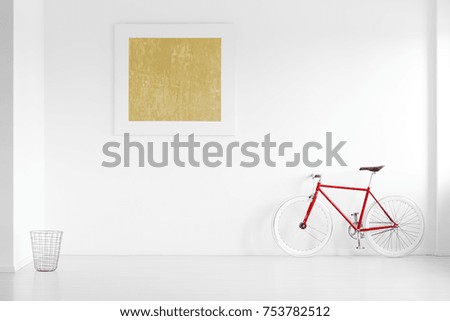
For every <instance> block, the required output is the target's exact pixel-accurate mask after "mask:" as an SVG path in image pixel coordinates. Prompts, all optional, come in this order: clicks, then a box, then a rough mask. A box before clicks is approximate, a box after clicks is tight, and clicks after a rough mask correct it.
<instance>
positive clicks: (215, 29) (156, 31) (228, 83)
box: [114, 24, 235, 136]
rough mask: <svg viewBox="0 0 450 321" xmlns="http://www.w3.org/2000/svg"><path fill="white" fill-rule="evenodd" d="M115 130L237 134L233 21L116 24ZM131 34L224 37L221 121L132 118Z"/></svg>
mask: <svg viewBox="0 0 450 321" xmlns="http://www.w3.org/2000/svg"><path fill="white" fill-rule="evenodd" d="M114 37H115V44H114V46H115V57H114V60H115V81H114V87H115V97H114V98H115V99H114V100H115V102H114V114H115V115H114V133H115V134H116V135H123V134H124V133H129V134H130V135H175V134H180V135H190V134H195V135H204V136H209V135H212V136H215V135H234V132H235V106H234V105H235V66H234V48H235V45H234V31H233V26H232V25H231V24H116V25H115V28H114ZM130 38H221V51H222V52H221V120H220V121H130V120H129V109H128V101H129V100H128V92H129V86H128V84H129V78H128V77H129V70H128V67H129V66H128V64H129V58H128V48H129V39H130Z"/></svg>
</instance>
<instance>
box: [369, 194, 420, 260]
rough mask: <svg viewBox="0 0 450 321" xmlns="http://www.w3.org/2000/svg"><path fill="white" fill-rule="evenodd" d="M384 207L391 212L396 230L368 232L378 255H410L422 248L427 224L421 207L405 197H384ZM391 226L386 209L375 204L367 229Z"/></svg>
mask: <svg viewBox="0 0 450 321" xmlns="http://www.w3.org/2000/svg"><path fill="white" fill-rule="evenodd" d="M379 202H380V204H381V206H383V208H384V209H385V210H386V211H387V212H388V214H389V215H390V216H391V217H392V219H393V220H394V222H396V223H397V224H398V227H397V228H391V229H383V230H375V231H370V232H365V233H364V236H365V238H366V239H367V242H368V243H369V245H370V246H371V247H372V248H373V249H374V250H375V251H376V252H378V253H380V254H382V255H385V256H389V257H401V256H405V255H408V254H410V253H411V252H413V251H414V250H415V249H417V247H418V246H419V244H420V242H421V241H422V238H423V233H424V230H425V221H424V219H423V215H422V212H421V211H420V208H419V207H418V206H417V205H416V204H415V203H414V202H412V201H411V200H409V199H407V198H405V197H402V196H389V197H385V198H382V199H381V200H380V201H379ZM389 224H391V222H390V220H389V219H388V218H387V216H386V215H385V214H384V212H383V210H382V209H381V208H380V206H379V205H378V204H377V202H375V203H373V204H372V205H371V206H370V208H369V210H368V211H367V216H366V218H365V221H364V227H366V228H367V227H377V226H383V225H389Z"/></svg>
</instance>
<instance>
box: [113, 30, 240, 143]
mask: <svg viewBox="0 0 450 321" xmlns="http://www.w3.org/2000/svg"><path fill="white" fill-rule="evenodd" d="M233 36H234V32H233V27H232V25H230V24H117V25H115V121H114V123H115V124H114V128H115V134H117V135H121V134H123V133H130V134H131V135H175V134H180V135H190V134H195V135H233V134H234V129H235V119H234V116H235V114H234V37H233Z"/></svg>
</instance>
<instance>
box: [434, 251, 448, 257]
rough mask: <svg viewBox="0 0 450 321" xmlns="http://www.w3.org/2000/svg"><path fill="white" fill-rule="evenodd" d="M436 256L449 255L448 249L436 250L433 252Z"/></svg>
mask: <svg viewBox="0 0 450 321" xmlns="http://www.w3.org/2000/svg"><path fill="white" fill-rule="evenodd" d="M434 255H436V256H450V250H436V251H435V252H434Z"/></svg>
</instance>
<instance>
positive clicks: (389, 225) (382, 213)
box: [273, 166, 425, 257]
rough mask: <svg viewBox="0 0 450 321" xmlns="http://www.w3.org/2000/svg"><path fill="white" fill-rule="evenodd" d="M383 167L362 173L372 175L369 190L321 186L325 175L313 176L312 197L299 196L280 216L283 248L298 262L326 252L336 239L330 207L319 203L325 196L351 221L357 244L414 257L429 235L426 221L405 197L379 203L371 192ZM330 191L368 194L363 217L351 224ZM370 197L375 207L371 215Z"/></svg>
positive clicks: (277, 230)
mask: <svg viewBox="0 0 450 321" xmlns="http://www.w3.org/2000/svg"><path fill="white" fill-rule="evenodd" d="M383 167H384V166H376V167H361V168H360V170H366V171H370V172H371V176H370V181H369V185H368V187H367V188H359V187H348V186H336V185H326V184H322V183H321V180H322V176H321V175H312V179H313V186H314V189H313V193H312V194H311V195H310V196H297V197H294V198H292V199H289V200H287V201H286V202H284V203H283V204H282V205H281V206H280V207H279V208H278V210H277V212H276V213H275V217H274V220H273V232H274V236H275V240H276V241H277V243H278V245H279V246H280V247H281V248H282V249H283V250H284V251H286V252H287V253H288V254H290V255H293V256H299V257H305V256H311V255H313V254H315V253H317V252H318V251H319V250H321V249H322V248H323V247H324V246H325V245H326V244H327V242H328V240H329V239H330V237H331V233H332V230H333V222H332V220H331V216H330V212H329V210H328V209H327V207H326V206H325V205H324V204H323V203H322V202H320V201H319V200H317V198H318V196H319V194H321V195H322V196H323V197H324V198H325V199H326V200H327V201H328V202H329V203H330V204H331V205H332V206H333V207H334V208H335V209H336V211H337V212H338V213H339V214H340V215H341V216H342V217H343V218H344V219H345V220H346V221H347V223H348V224H349V227H348V233H349V235H350V236H351V237H352V238H354V239H356V240H357V241H358V246H357V249H361V248H363V247H361V239H362V238H365V239H366V240H367V242H368V243H369V245H370V246H371V247H372V248H373V249H374V250H375V251H376V252H378V253H380V254H382V255H385V256H389V257H400V256H404V255H408V254H410V253H411V252H413V251H414V250H415V249H416V248H417V247H418V246H419V244H420V242H421V240H422V238H423V233H424V227H425V224H424V219H423V215H422V212H421V211H420V209H419V207H418V206H417V205H416V204H415V203H414V202H412V201H411V200H409V199H407V198H405V197H402V196H388V197H385V198H382V199H380V200H378V199H377V198H376V197H375V196H374V194H373V193H372V191H371V190H370V184H371V182H372V178H373V175H374V174H375V173H377V172H379V171H380V170H381V169H382V168H383ZM325 189H339V190H350V191H360V192H364V193H365V196H364V201H363V204H362V208H361V212H360V213H353V214H351V216H353V220H351V219H350V218H349V217H348V216H347V215H345V214H344V212H343V211H342V210H341V209H340V208H339V207H338V206H337V205H336V204H335V203H334V202H333V200H332V199H331V198H330V197H329V196H328V195H327V194H326V193H325V191H324V190H325ZM369 197H371V198H372V199H373V200H374V202H373V203H372V205H371V206H370V207H368V210H367V212H366V207H367V206H366V205H367V202H368V199H369Z"/></svg>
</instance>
